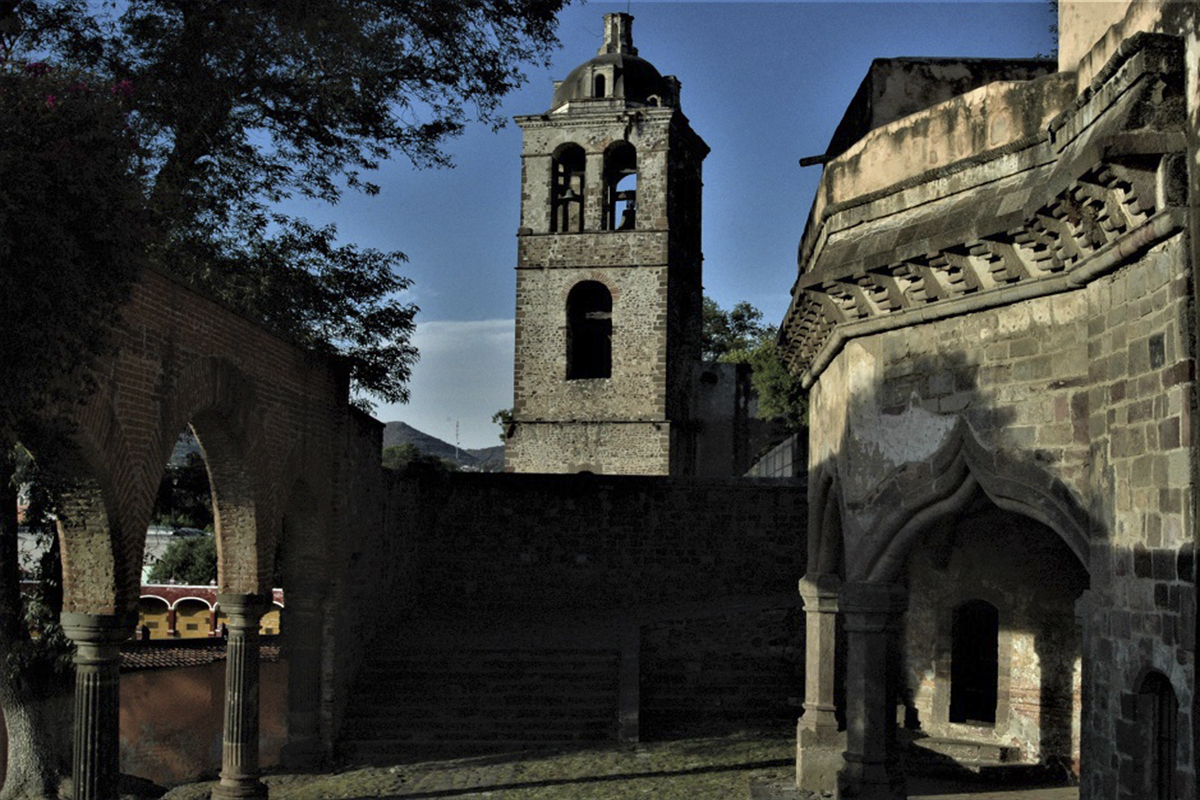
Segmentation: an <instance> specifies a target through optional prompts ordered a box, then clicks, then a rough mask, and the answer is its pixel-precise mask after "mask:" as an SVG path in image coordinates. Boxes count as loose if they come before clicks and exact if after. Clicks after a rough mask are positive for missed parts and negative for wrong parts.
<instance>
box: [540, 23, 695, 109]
mask: <svg viewBox="0 0 1200 800" xmlns="http://www.w3.org/2000/svg"><path fill="white" fill-rule="evenodd" d="M577 100H608V101H623V105H626V106H628V105H643V106H669V107H678V105H679V82H678V81H677V80H676V79H675V78H674V77H673V76H670V75H668V76H666V77H664V76H663V75H662V74H660V73H659V71H658V70H657V69H655V67H654V65H653V64H651V63H650V62H649V61H647V60H646V59H644V58H639V57H638V54H637V48H636V47H634V46H633V17H632V16H630V15H629V14H605V15H604V44H603V45H602V46H601V47H600V51H599V53H598V54H597V55H596V57H595V58H593V59H592V60H590V61H585V62H584V63H582V64H580V65H579V66H578V67H576V68H575V69H573V70H571V74H570V75H568V76H567V78H566V80H563V81H560V82H558V83H556V85H555V87H554V100H553V102H552V103H551V105H550V110H551V111H554V110H555V109H558V108H561V107H562V106H563V105H565V104H566V103H570V102H573V101H577Z"/></svg>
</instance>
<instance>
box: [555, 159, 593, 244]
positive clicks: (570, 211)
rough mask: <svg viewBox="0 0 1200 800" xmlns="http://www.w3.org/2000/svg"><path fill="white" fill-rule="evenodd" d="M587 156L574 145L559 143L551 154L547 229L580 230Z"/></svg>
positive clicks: (558, 230) (563, 231)
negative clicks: (548, 224)
mask: <svg viewBox="0 0 1200 800" xmlns="http://www.w3.org/2000/svg"><path fill="white" fill-rule="evenodd" d="M586 162H587V157H586V155H585V154H584V152H583V148H582V147H580V146H579V145H577V144H564V145H560V146H559V147H558V149H556V150H555V151H554V155H553V156H552V157H551V178H552V180H551V188H550V232H551V233H581V232H582V231H583V194H584V188H585V187H584V174H585V172H586Z"/></svg>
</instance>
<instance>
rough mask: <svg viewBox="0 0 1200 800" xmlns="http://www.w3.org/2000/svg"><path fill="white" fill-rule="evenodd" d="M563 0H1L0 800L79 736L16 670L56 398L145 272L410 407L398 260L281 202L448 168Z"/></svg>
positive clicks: (542, 37) (537, 51) (77, 377)
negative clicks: (393, 173)
mask: <svg viewBox="0 0 1200 800" xmlns="http://www.w3.org/2000/svg"><path fill="white" fill-rule="evenodd" d="M562 2H563V0H480V1H478V2H471V3H462V4H460V3H445V2H439V1H438V0H426V1H425V2H404V1H403V0H391V1H390V2H388V1H386V0H385V1H382V2H368V0H313V2H307V3H303V4H301V3H273V2H266V1H265V0H228V2H226V1H225V0H221V2H218V1H217V0H194V1H193V2H173V1H172V0H161V2H152V1H151V0H132V1H131V2H129V3H127V4H117V3H91V2H88V1H87V0H43V1H42V2H38V0H3V2H0V141H3V142H4V146H3V148H0V262H2V263H3V269H2V270H0V281H2V283H0V303H2V304H3V305H2V316H0V319H3V320H4V321H5V323H6V326H7V329H6V331H5V335H4V337H0V339H2V342H3V344H2V347H3V352H2V353H0V370H2V376H0V385H2V386H4V387H5V394H4V402H3V404H2V405H0V411H2V414H0V522H2V525H0V651H2V652H3V653H4V658H5V664H4V669H2V670H0V703H2V704H3V708H4V711H5V714H6V716H7V717H8V720H9V734H10V736H9V744H10V749H9V761H8V764H9V766H8V777H7V780H6V782H5V785H4V789H3V794H0V797H11V796H38V797H41V796H46V795H50V794H53V793H54V790H55V787H54V786H53V784H54V778H55V775H54V771H55V769H56V768H55V767H54V765H52V764H51V763H50V762H49V761H47V760H46V759H45V758H43V756H45V754H46V753H45V749H46V748H45V743H44V741H42V740H40V739H38V737H37V735H36V734H37V732H38V731H44V730H61V729H62V728H63V723H62V722H61V721H60V720H50V719H49V718H45V719H40V718H38V717H37V714H38V713H39V712H38V711H37V709H36V708H35V707H34V706H35V705H36V704H35V703H34V702H33V701H34V700H35V699H36V698H34V697H32V696H31V695H30V694H29V692H28V691H27V687H25V686H24V684H22V683H21V680H22V679H23V678H24V677H27V676H23V675H22V673H21V671H20V669H19V667H18V666H14V665H16V664H17V662H16V661H14V658H15V654H17V653H18V651H20V649H21V648H23V647H27V646H31V645H30V643H31V642H32V641H33V640H32V639H31V637H30V636H29V631H28V628H27V627H26V626H25V625H24V624H23V621H24V618H25V615H24V608H25V603H24V600H23V599H22V597H21V595H20V594H19V590H18V587H19V581H18V577H17V556H16V554H17V521H16V520H17V517H16V509H17V499H16V498H17V484H16V480H17V466H18V465H17V461H18V458H17V455H16V453H17V445H18V443H23V444H24V445H25V446H26V447H28V448H29V449H30V451H31V452H33V453H35V454H36V455H37V457H38V460H39V463H40V464H43V465H53V464H59V463H63V462H66V461H67V460H69V457H70V454H69V450H70V446H69V444H68V443H69V441H70V439H71V425H70V414H69V413H60V409H62V408H63V407H64V406H65V405H66V404H68V403H70V404H74V403H77V402H78V401H79V400H80V395H81V387H83V390H84V392H86V389H87V386H88V378H89V375H90V372H89V367H90V365H91V364H92V363H93V362H94V360H95V358H96V357H97V356H99V355H101V354H102V353H103V352H104V350H105V347H106V342H107V341H108V337H107V336H106V333H107V331H108V328H109V326H110V325H111V323H112V321H113V320H114V319H115V313H116V309H117V308H118V306H119V305H120V302H121V301H122V299H123V298H124V297H125V296H127V293H128V290H129V287H130V285H131V283H132V280H133V279H134V277H135V276H136V274H137V273H138V270H139V268H140V266H141V264H143V263H146V262H147V261H152V262H154V263H157V264H158V265H160V266H162V267H164V268H169V269H173V270H176V271H177V272H179V273H180V274H181V275H182V276H184V277H185V278H186V279H187V280H189V281H191V282H192V283H194V284H195V285H197V286H198V287H202V288H203V289H205V290H207V291H209V292H211V293H213V294H215V295H216V296H218V297H219V298H221V299H223V300H224V301H225V302H227V303H229V304H231V305H233V306H234V307H235V308H238V309H241V310H244V311H246V312H248V313H249V314H251V315H253V316H255V317H257V318H258V319H260V320H262V321H263V322H264V323H265V324H268V325H270V326H273V327H274V328H276V329H277V330H279V331H281V332H282V333H284V334H285V335H288V336H290V337H292V338H293V339H295V340H297V341H298V342H300V343H301V344H305V345H308V346H309V347H311V348H313V349H316V350H319V351H324V352H327V353H336V354H340V355H341V356H343V357H344V358H345V359H346V361H347V363H348V364H349V366H350V369H351V373H352V381H353V385H354V386H355V387H356V388H357V389H359V390H362V391H365V392H367V393H369V394H371V395H373V396H374V397H378V398H381V399H384V400H388V401H392V400H402V399H404V398H405V397H406V395H407V390H406V388H405V382H406V381H407V378H408V374H409V369H410V367H411V365H412V364H413V362H414V361H415V359H416V352H415V350H414V349H413V348H412V346H411V345H410V343H409V334H410V332H411V329H412V321H413V315H414V314H415V313H416V308H415V306H413V305H411V304H408V303H405V302H404V301H403V299H402V298H401V297H400V294H399V293H400V292H402V291H403V290H404V289H405V288H407V286H408V281H407V280H406V279H405V278H403V277H401V276H399V275H398V274H397V273H396V269H397V267H398V266H399V264H400V263H401V262H402V261H403V259H404V256H403V255H402V254H400V253H382V252H378V251H374V250H361V249H358V248H356V247H354V246H350V245H339V244H337V242H336V231H335V230H334V229H333V228H332V227H330V226H321V225H314V224H310V223H308V222H306V221H304V220H301V219H296V218H293V217H288V216H286V215H284V214H281V213H279V212H278V211H277V210H276V209H275V207H274V206H275V204H277V203H278V202H279V201H281V200H283V199H285V198H287V197H289V196H293V195H299V196H303V197H311V198H318V199H321V200H325V201H327V202H330V203H333V202H336V201H337V200H338V198H339V197H340V196H341V193H342V192H343V191H344V190H345V189H347V188H350V189H355V190H361V191H365V192H367V193H368V194H373V193H375V192H377V187H375V186H373V185H371V184H370V183H369V182H368V181H366V180H365V179H364V178H363V173H364V172H366V171H369V170H370V169H372V168H374V167H375V166H376V165H377V164H378V163H379V162H380V161H381V160H382V159H383V158H386V157H388V156H389V155H390V154H391V153H393V152H399V153H402V154H404V155H405V156H407V157H408V158H409V159H411V160H412V161H413V163H414V164H416V165H418V166H433V165H444V164H447V163H448V158H447V157H446V156H445V154H444V151H443V149H442V147H443V145H444V144H445V142H446V140H447V139H448V138H449V137H451V136H453V135H455V134H456V133H458V132H459V131H460V130H462V128H463V126H464V124H465V123H466V122H467V120H468V119H469V118H472V117H474V118H476V119H479V120H482V121H484V122H487V123H491V124H493V125H496V124H499V122H500V119H499V116H498V108H499V102H500V98H501V97H502V96H503V95H504V94H506V93H507V92H509V91H511V90H512V89H513V88H515V87H516V86H517V85H519V84H520V82H521V81H522V79H523V77H524V76H523V75H522V74H521V71H520V65H521V64H522V63H523V62H526V61H540V62H543V63H544V62H545V61H546V60H547V58H548V54H549V52H550V50H551V48H552V47H553V45H555V44H556V40H555V37H554V30H555V25H556V20H555V14H556V12H557V10H558V9H559V8H560V7H561V5H562ZM43 60H53V61H54V62H55V63H56V65H57V66H51V65H48V64H46V63H43ZM281 300H282V302H281ZM14 387H19V390H17V389H15V388H14ZM43 639H45V637H43ZM68 728H69V726H68Z"/></svg>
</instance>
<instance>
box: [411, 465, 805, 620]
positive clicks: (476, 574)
mask: <svg viewBox="0 0 1200 800" xmlns="http://www.w3.org/2000/svg"><path fill="white" fill-rule="evenodd" d="M803 494H804V493H803V492H802V491H800V490H798V489H797V488H796V487H795V486H794V485H793V484H791V482H790V481H789V482H783V481H769V480H761V481H755V480H742V481H734V480H725V481H718V480H702V479H694V480H689V479H664V478H654V477H623V476H554V475H513V474H480V473H453V474H450V475H448V476H443V477H441V478H436V477H435V478H430V479H428V480H426V481H424V482H423V483H422V485H421V486H420V488H419V490H417V491H411V490H407V491H406V492H405V494H404V495H403V496H399V497H397V498H396V499H397V502H399V503H403V504H405V505H407V506H408V510H407V511H406V512H405V513H403V514H401V515H397V517H396V518H397V519H401V518H407V519H409V520H411V521H412V522H411V524H412V527H411V528H408V529H406V530H401V531H396V532H395V535H398V536H400V535H407V536H410V537H412V540H413V541H415V542H416V544H415V545H414V548H413V551H412V553H411V556H410V558H411V561H410V563H409V566H408V570H409V575H408V577H407V580H408V581H411V582H412V583H413V584H414V586H415V587H417V588H414V589H412V591H413V593H414V597H415V598H416V599H417V602H418V604H420V605H426V604H434V605H439V606H444V607H457V608H461V609H474V610H475V611H476V612H478V613H488V612H489V611H499V610H505V609H510V610H514V609H515V610H524V611H529V612H536V611H538V610H546V609H553V610H586V611H589V612H593V611H595V612H599V611H604V610H610V609H620V608H638V607H643V608H644V607H648V606H655V605H662V604H667V603H678V602H685V601H696V600H706V599H711V598H714V597H719V596H739V595H750V596H761V595H769V594H777V593H792V592H794V590H795V585H796V581H797V579H798V576H800V575H802V574H803V573H804V553H805V534H804V530H805V524H806V519H805V516H806V513H807V512H806V503H805V499H804V496H803Z"/></svg>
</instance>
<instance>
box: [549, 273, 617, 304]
mask: <svg viewBox="0 0 1200 800" xmlns="http://www.w3.org/2000/svg"><path fill="white" fill-rule="evenodd" d="M584 281H595V282H596V283H601V284H604V288H605V289H608V293H609V294H611V295H612V299H613V302H614V303H616V302H617V298H619V297H620V296H621V287H620V285H619V284H618V283H617V282H616V281H615V280H613V278H612V276H610V275H609V274H608V273H605V272H601V271H599V270H589V271H587V272H585V273H584V274H582V275H580V276H579V277H578V278H576V279H575V280H574V281H572V282H571V283H570V284H568V285H566V286H564V287H563V289H562V291H561V292H560V293H559V295H560V299H561V301H562V305H563V308H566V307H567V297H568V296H569V295H570V294H571V290H572V289H574V288H575V287H576V286H578V285H579V284H581V283H583V282H584Z"/></svg>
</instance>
